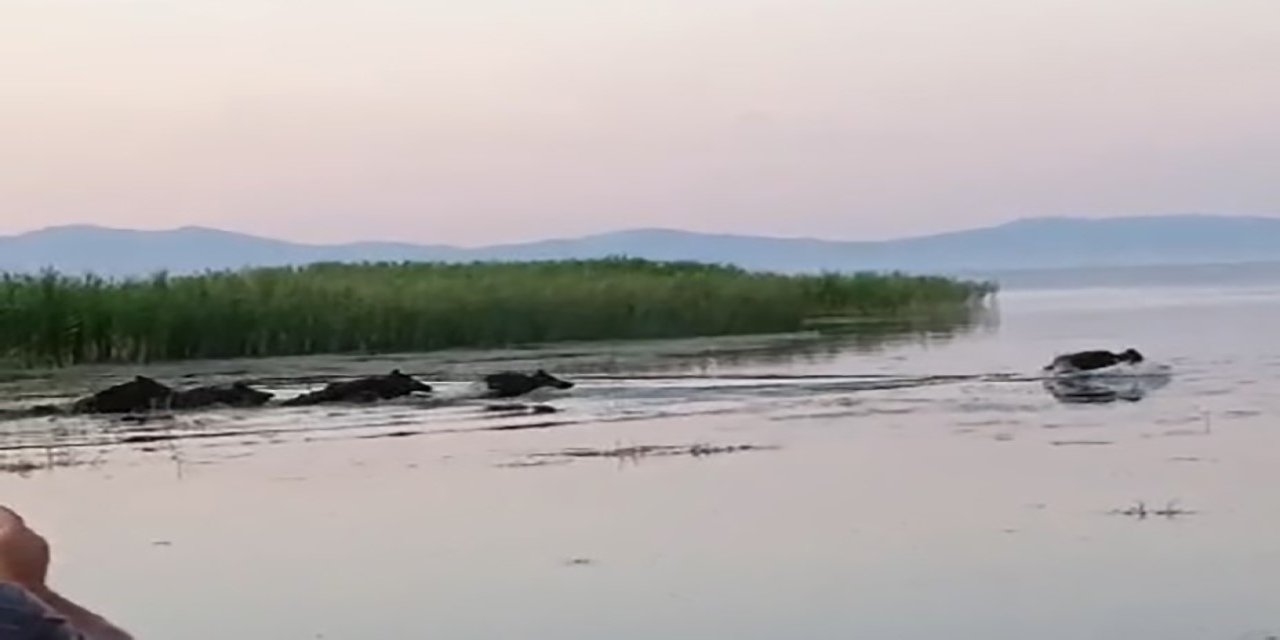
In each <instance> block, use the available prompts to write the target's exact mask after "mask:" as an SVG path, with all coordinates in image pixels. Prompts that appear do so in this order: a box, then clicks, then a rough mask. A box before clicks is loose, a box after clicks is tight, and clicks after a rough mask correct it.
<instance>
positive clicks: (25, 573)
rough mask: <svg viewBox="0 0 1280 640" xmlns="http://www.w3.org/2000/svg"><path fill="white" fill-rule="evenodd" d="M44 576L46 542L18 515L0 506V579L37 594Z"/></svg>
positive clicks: (45, 578)
mask: <svg viewBox="0 0 1280 640" xmlns="http://www.w3.org/2000/svg"><path fill="white" fill-rule="evenodd" d="M48 577H49V543H48V542H47V541H45V539H44V538H43V537H42V536H41V535H40V534H38V533H36V532H35V531H32V530H31V528H30V527H28V526H27V523H26V522H24V521H23V520H22V516H20V515H18V514H17V513H14V512H13V511H12V510H10V509H8V508H6V507H0V582H11V583H13V584H16V585H18V586H20V587H22V588H24V589H26V590H28V591H31V592H33V593H39V592H40V591H42V590H44V589H45V580H47V579H48Z"/></svg>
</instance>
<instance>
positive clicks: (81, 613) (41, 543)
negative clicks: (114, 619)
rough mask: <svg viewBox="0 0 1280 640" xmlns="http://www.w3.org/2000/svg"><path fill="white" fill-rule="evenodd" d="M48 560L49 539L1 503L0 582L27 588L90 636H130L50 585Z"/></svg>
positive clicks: (124, 639)
mask: <svg viewBox="0 0 1280 640" xmlns="http://www.w3.org/2000/svg"><path fill="white" fill-rule="evenodd" d="M49 560H50V553H49V542H48V541H47V540H45V539H44V537H43V536H41V535H40V534H38V533H36V532H35V531H33V530H32V529H31V527H28V526H27V523H26V522H24V521H23V519H22V516H20V515H18V514H17V513H15V512H14V511H13V510H11V509H8V508H6V507H2V506H0V582H9V583H12V584H16V585H18V586H20V587H22V588H23V589H26V590H27V591H28V592H30V593H31V595H33V596H35V597H36V598H37V599H39V600H40V601H41V602H43V603H44V604H45V606H46V607H48V608H49V609H50V610H52V611H54V612H56V613H58V614H60V615H61V616H63V617H64V618H66V619H67V620H68V621H70V622H71V624H72V625H74V626H75V627H76V628H77V629H79V630H80V632H81V633H83V634H84V635H85V636H86V637H87V638H89V639H90V640H132V636H130V635H129V634H128V633H126V632H125V631H123V630H121V629H120V628H118V627H116V626H115V625H113V624H111V623H110V622H108V621H107V620H106V619H105V618H103V617H102V616H99V615H98V614H96V613H93V612H92V611H89V610H88V609H85V608H84V607H81V606H80V605H78V604H76V603H74V602H72V601H71V600H68V599H67V598H64V597H63V596H61V595H60V594H58V593H57V592H55V591H54V590H53V589H50V588H49V586H48V584H47V581H48V578H49Z"/></svg>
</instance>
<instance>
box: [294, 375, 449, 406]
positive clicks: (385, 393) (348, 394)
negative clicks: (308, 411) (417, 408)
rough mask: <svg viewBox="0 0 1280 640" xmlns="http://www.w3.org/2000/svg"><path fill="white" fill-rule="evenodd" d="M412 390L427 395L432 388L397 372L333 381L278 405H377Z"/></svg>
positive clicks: (409, 392) (407, 393) (405, 394)
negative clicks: (356, 403)
mask: <svg viewBox="0 0 1280 640" xmlns="http://www.w3.org/2000/svg"><path fill="white" fill-rule="evenodd" d="M415 391H421V392H424V393H429V392H430V391H431V386H430V385H428V384H424V383H422V382H419V381H417V380H415V379H414V378H413V377H412V376H407V375H405V374H403V373H401V372H400V370H399V369H396V370H394V371H392V372H391V373H389V374H387V375H383V376H369V377H366V378H356V379H355V380H346V381H343V382H332V383H329V384H328V385H326V386H325V387H324V388H323V389H320V390H319V391H312V392H311V393H306V394H303V395H300V396H298V397H296V398H290V399H288V400H285V401H284V402H282V403H281V404H283V405H284V406H286V407H305V406H310V405H317V404H327V403H333V402H376V401H378V400H390V399H392V398H399V397H402V396H407V395H409V394H411V393H413V392H415Z"/></svg>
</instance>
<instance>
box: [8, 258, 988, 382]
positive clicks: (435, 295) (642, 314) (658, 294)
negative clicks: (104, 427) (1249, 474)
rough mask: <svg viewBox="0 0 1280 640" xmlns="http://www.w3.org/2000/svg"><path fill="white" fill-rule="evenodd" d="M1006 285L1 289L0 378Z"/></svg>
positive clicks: (732, 281) (444, 341)
mask: <svg viewBox="0 0 1280 640" xmlns="http://www.w3.org/2000/svg"><path fill="white" fill-rule="evenodd" d="M997 289H998V287H997V286H996V284H995V283H993V282H985V281H969V280H960V279H955V278H948V277H940V276H919V275H905V274H900V273H853V274H836V273H827V274H820V275H782V274H774V273H762V272H751V271H747V270H744V269H740V268H737V267H732V266H724V265H715V264H705V263H697V262H656V261H650V260H641V259H630V258H606V259H599V260H564V261H539V262H477V263H465V264H454V263H361V264H336V263H321V264H314V265H309V266H302V267H275V268H255V269H244V270H235V271H216V272H206V273H202V274H198V275H184V276H173V277H171V276H168V275H166V274H157V275H155V276H152V277H150V278H125V279H108V278H101V277H96V276H92V275H87V276H71V275H64V274H60V273H56V272H52V271H46V272H44V273H42V274H39V275H20V274H7V275H3V276H0V364H4V365H7V366H15V367H62V366H68V365H76V364H104V363H135V364H136V363H147V362H159V361H178V360H194V359H211V358H240V357H248V358H252V357H268V356H291V355H330V354H332V355H337V354H354V353H368V354H376V353H389V352H407V351H423V352H427V351H436V350H441V349H449V348H493V347H503V346H509V345H513V344H530V343H543V344H545V343H554V342H562V341H592V340H626V339H654V338H682V337H713V336H727V335H750V334H765V333H786V332H794V331H800V330H806V329H812V328H813V327H815V326H828V327H833V328H838V327H841V326H845V327H854V326H857V325H859V324H863V323H866V322H878V321H895V320H906V319H911V318H918V317H921V316H947V317H957V318H961V317H964V316H966V315H967V314H969V313H971V312H974V311H976V310H979V309H981V308H983V306H984V305H985V303H986V301H987V299H988V298H989V297H990V296H993V295H994V294H995V293H996V292H997Z"/></svg>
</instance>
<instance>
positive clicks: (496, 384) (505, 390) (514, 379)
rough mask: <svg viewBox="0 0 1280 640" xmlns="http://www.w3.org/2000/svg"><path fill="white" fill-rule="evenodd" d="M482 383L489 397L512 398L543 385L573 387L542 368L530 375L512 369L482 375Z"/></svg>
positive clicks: (561, 388) (561, 387)
mask: <svg viewBox="0 0 1280 640" xmlns="http://www.w3.org/2000/svg"><path fill="white" fill-rule="evenodd" d="M484 384H485V386H486V387H487V388H488V391H487V393H486V394H485V395H486V396H488V397H490V398H514V397H516V396H522V395H524V394H526V393H529V392H531V391H534V390H536V389H541V388H543V387H548V388H552V389H560V390H565V389H572V388H573V383H572V382H569V381H567V380H561V379H560V378H557V377H555V376H553V375H551V374H549V373H547V372H546V371H545V370H543V369H538V370H537V371H535V372H534V373H533V374H532V375H530V374H527V373H518V372H514V371H504V372H502V373H494V374H490V375H487V376H485V377H484Z"/></svg>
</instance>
